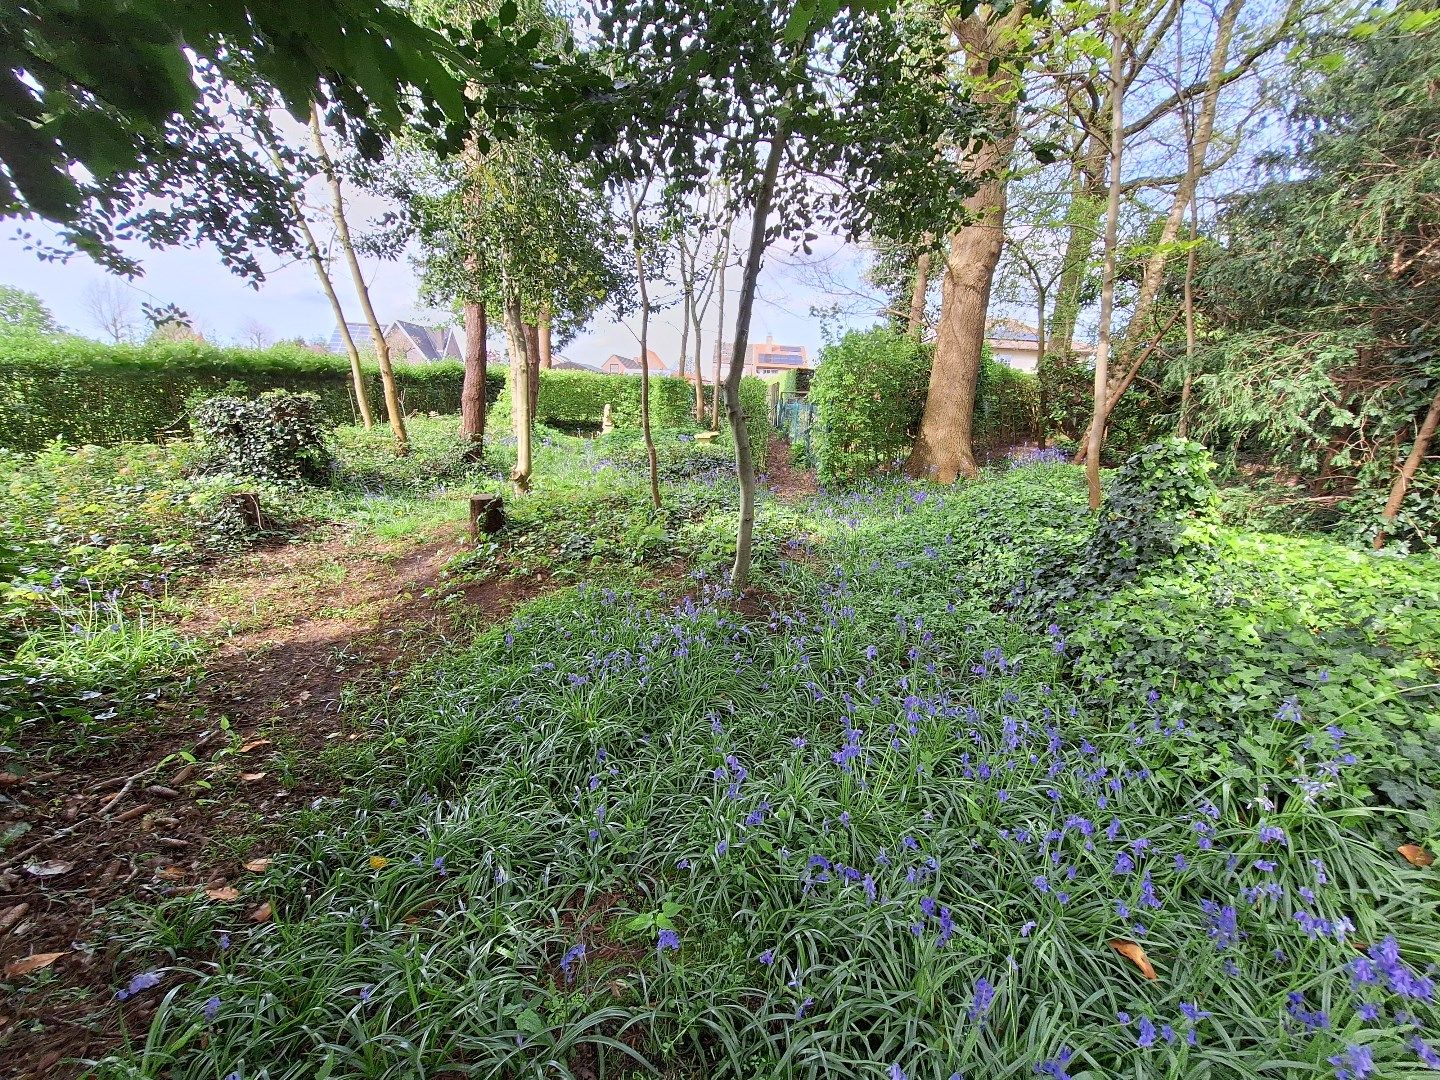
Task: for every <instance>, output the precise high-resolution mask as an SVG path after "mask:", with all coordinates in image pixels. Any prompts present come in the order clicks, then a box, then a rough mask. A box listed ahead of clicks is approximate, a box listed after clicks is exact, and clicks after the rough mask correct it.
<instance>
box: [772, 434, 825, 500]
mask: <svg viewBox="0 0 1440 1080" xmlns="http://www.w3.org/2000/svg"><path fill="white" fill-rule="evenodd" d="M765 476H766V479H768V480H769V482H770V487H771V489H772V490H773V491H774V492H775V495H776V497H777V498H779V499H780V500H781V501H783V502H799V501H801V500H802V499H808V498H809V497H810V496H812V495H814V494H816V493H817V491H818V490H819V489H818V488H817V487H816V484H815V472H814V470H813V469H802V468H800V467H799V466H797V465H794V464H792V463H791V461H790V444H789V443H788V442H786V441H785V440H784V439H782V438H780V437H779V436H778V435H777V436H774V437H772V438H771V440H770V451H769V458H768V460H767V462H766V466H765Z"/></svg>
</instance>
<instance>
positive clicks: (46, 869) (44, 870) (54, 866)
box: [25, 859, 75, 877]
mask: <svg viewBox="0 0 1440 1080" xmlns="http://www.w3.org/2000/svg"><path fill="white" fill-rule="evenodd" d="M74 869H75V864H74V863H73V862H66V861H65V860H64V859H46V860H45V861H44V862H31V863H26V864H25V872H26V873H27V874H33V875H34V876H35V877H54V876H55V875H56V874H68V873H69V872H70V871H71V870H74Z"/></svg>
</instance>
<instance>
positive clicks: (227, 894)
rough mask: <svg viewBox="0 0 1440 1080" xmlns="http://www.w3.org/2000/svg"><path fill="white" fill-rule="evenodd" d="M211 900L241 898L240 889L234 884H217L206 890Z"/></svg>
mask: <svg viewBox="0 0 1440 1080" xmlns="http://www.w3.org/2000/svg"><path fill="white" fill-rule="evenodd" d="M205 895H206V896H208V897H209V898H210V899H211V900H239V899H240V890H239V889H236V888H235V887H234V886H232V885H216V886H213V887H212V888H209V889H206V890H205Z"/></svg>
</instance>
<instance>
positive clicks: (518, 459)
mask: <svg viewBox="0 0 1440 1080" xmlns="http://www.w3.org/2000/svg"><path fill="white" fill-rule="evenodd" d="M504 292H505V341H506V344H507V345H508V346H509V352H510V424H511V430H512V431H513V432H514V434H515V468H514V470H513V471H512V472H511V473H510V479H511V480H512V481H514V483H515V488H516V490H518V491H529V490H530V468H531V463H530V429H531V424H532V416H531V413H530V400H531V395H530V357H529V356H528V355H527V353H528V352H529V349H528V348H527V346H528V342H527V341H526V335H525V322H524V319H523V318H522V316H521V314H520V299H519V297H517V296H516V295H515V293H514V291H513V290H512V289H511V287H510V285H509V283H508V282H506V283H505V285H504Z"/></svg>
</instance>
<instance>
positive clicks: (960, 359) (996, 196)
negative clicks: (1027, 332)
mask: <svg viewBox="0 0 1440 1080" xmlns="http://www.w3.org/2000/svg"><path fill="white" fill-rule="evenodd" d="M1025 10H1026V9H1025V8H1024V7H1023V6H1016V7H1014V8H1012V9H1010V12H1009V13H1008V14H1007V15H1004V16H1001V17H1000V18H999V19H998V20H996V21H995V22H993V23H992V22H991V21H990V20H991V18H993V16H985V15H978V14H977V15H971V16H969V17H967V18H964V19H960V20H958V21H957V22H956V23H955V24H954V32H955V35H956V37H957V38H958V39H959V41H960V44H961V47H962V48H963V49H964V51H965V62H966V66H967V68H968V70H969V72H970V75H971V76H972V78H973V79H974V80H975V81H976V82H977V83H978V84H983V83H985V82H987V81H988V82H990V83H991V84H992V85H995V87H996V88H995V89H994V90H991V91H985V92H982V93H980V94H977V98H978V99H979V103H980V104H981V105H984V106H988V107H989V109H991V110H992V112H993V113H994V118H995V120H996V122H997V127H998V128H999V130H1000V131H1001V132H1003V134H1002V135H1001V136H1000V137H998V138H996V139H994V140H993V141H992V142H989V143H987V144H985V145H984V146H983V147H981V149H980V150H979V151H977V152H976V154H975V156H974V158H973V160H972V161H971V164H970V171H971V175H973V176H974V177H976V178H977V180H978V181H979V186H978V187H977V188H976V190H975V193H974V194H973V195H971V196H970V198H968V199H966V200H965V203H964V207H965V221H966V224H965V225H964V226H962V227H961V228H960V229H959V230H958V231H956V232H954V233H952V234H951V236H950V250H949V253H948V254H947V256H946V260H945V277H944V279H943V282H942V285H941V300H940V322H939V324H938V325H937V326H936V328H935V361H934V364H933V365H932V366H931V368H930V387H929V390H928V392H927V393H926V395H925V411H924V414H923V415H922V416H921V419H920V430H919V432H918V433H917V434H916V436H915V444H914V446H913V447H912V448H911V450H910V457H909V460H907V461H906V462H905V472H906V474H907V475H909V476H912V477H917V478H929V479H933V480H935V481H936V482H937V483H941V484H953V483H954V482H955V480H956V478H957V477H960V476H965V477H975V476H979V475H980V469H979V467H978V466H977V465H976V464H975V448H974V445H973V439H974V427H975V394H976V390H977V388H978V382H979V378H980V358H981V356H982V354H983V350H984V347H985V328H986V322H987V315H988V311H989V307H990V286H991V282H992V281H993V280H994V277H995V267H996V266H997V265H999V263H1000V252H1001V249H1002V248H1003V246H1004V243H1005V206H1006V190H1005V189H1006V184H1007V182H1008V178H1007V177H1006V175H1005V172H1006V169H1007V168H1008V166H1009V163H1010V156H1011V153H1012V151H1013V150H1014V147H1015V138H1016V127H1015V121H1016V116H1017V111H1018V100H1019V97H1018V94H1017V93H1015V91H1016V90H1017V87H1015V86H1014V85H1013V82H1014V80H1016V79H1018V75H1016V74H1015V72H1014V71H1013V70H1012V69H1010V68H1007V71H1008V74H1007V76H1006V77H1004V78H1003V79H1001V80H1000V82H999V83H996V74H995V72H993V71H990V65H991V62H992V61H994V60H996V59H998V58H1001V57H1002V56H1003V53H1004V51H1005V50H1007V49H1009V48H1010V47H1011V46H1010V45H1009V44H1008V43H1006V42H1005V40H1004V39H1005V37H1006V35H1007V34H1008V32H1009V31H1010V30H1011V29H1013V27H1014V26H1016V25H1018V23H1019V21H1020V18H1021V16H1022V15H1023V13H1024V11H1025Z"/></svg>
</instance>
